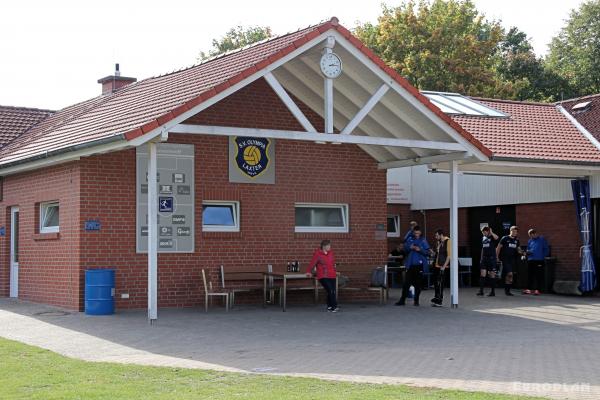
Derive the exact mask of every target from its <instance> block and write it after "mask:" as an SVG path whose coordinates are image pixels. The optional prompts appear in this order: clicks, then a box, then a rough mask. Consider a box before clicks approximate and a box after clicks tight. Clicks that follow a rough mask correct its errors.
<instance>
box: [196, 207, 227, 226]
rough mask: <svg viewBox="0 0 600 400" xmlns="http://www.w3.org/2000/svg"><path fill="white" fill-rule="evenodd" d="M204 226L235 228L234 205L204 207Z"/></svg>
mask: <svg viewBox="0 0 600 400" xmlns="http://www.w3.org/2000/svg"><path fill="white" fill-rule="evenodd" d="M202 225H221V226H235V219H234V215H233V206H232V205H203V206H202Z"/></svg>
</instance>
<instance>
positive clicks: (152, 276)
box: [148, 142, 158, 323]
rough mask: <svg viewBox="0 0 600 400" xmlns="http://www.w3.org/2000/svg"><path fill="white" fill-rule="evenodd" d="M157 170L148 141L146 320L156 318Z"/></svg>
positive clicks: (151, 147) (152, 145)
mask: <svg viewBox="0 0 600 400" xmlns="http://www.w3.org/2000/svg"><path fill="white" fill-rule="evenodd" d="M157 170H158V161H157V148H156V143H154V142H148V320H149V321H150V323H152V321H155V320H156V319H158V310H157V303H158V301H157V299H158V217H157V216H158V188H157V183H156V173H157Z"/></svg>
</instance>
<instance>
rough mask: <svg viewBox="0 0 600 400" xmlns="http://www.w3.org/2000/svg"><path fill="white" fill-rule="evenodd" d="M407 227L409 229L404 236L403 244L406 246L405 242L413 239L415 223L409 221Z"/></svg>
mask: <svg viewBox="0 0 600 400" xmlns="http://www.w3.org/2000/svg"><path fill="white" fill-rule="evenodd" d="M408 225H409V226H410V228H409V229H408V231H407V232H406V234H405V235H404V243H405V244H406V241H407V240H410V239H413V238H414V237H415V234H414V230H415V226H417V221H410V223H409V224H408Z"/></svg>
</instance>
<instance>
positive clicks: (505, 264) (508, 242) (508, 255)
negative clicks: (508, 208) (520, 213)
mask: <svg viewBox="0 0 600 400" xmlns="http://www.w3.org/2000/svg"><path fill="white" fill-rule="evenodd" d="M518 235H519V228H518V227H516V226H511V227H510V234H509V235H507V236H504V237H503V238H502V239H500V243H498V247H496V255H497V256H498V258H499V259H500V261H502V274H503V275H504V294H506V295H507V296H513V294H512V293H511V292H510V289H511V287H512V283H513V270H514V269H515V266H516V264H517V258H518V256H519V255H525V252H524V251H523V250H521V247H520V244H521V243H520V242H519V239H518V237H517V236H518Z"/></svg>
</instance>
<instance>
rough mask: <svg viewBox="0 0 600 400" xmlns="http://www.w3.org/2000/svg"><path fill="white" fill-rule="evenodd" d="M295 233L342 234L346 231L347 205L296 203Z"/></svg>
mask: <svg viewBox="0 0 600 400" xmlns="http://www.w3.org/2000/svg"><path fill="white" fill-rule="evenodd" d="M295 211H296V232H342V233H346V232H348V231H349V229H348V225H349V224H348V204H321V203H296V210H295Z"/></svg>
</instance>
